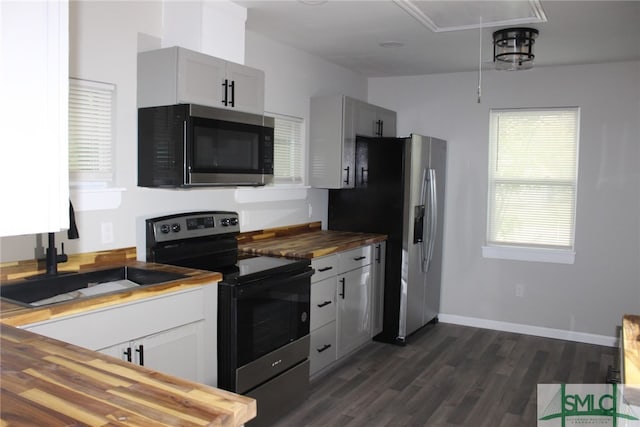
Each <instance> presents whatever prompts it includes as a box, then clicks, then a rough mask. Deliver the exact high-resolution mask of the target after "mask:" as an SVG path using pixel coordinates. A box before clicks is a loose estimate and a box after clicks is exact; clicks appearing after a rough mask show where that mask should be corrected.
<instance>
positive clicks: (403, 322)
mask: <svg viewBox="0 0 640 427" xmlns="http://www.w3.org/2000/svg"><path fill="white" fill-rule="evenodd" d="M429 139H430V138H427V137H422V136H420V135H412V136H411V141H410V143H409V144H407V145H406V150H407V152H406V154H405V183H408V185H405V189H404V192H405V198H404V200H405V206H404V218H403V224H404V226H403V228H404V236H403V248H402V279H401V295H400V313H399V330H398V340H399V341H404V340H405V338H406V337H407V336H408V335H409V334H411V333H412V332H414V331H416V330H417V329H418V328H420V327H421V326H423V320H424V300H425V273H424V271H423V268H422V267H423V260H424V259H425V256H426V251H425V249H426V246H425V245H426V243H427V242H426V238H427V236H425V235H424V233H426V232H427V228H426V227H422V239H419V240H420V241H418V242H415V243H414V240H415V239H414V227H415V226H417V225H419V224H420V223H421V221H416V212H419V213H421V212H422V211H423V210H422V209H420V208H419V207H420V206H424V205H425V204H426V203H427V200H426V194H427V191H426V176H427V173H428V168H429ZM416 207H418V209H416Z"/></svg>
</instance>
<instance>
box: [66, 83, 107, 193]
mask: <svg viewBox="0 0 640 427" xmlns="http://www.w3.org/2000/svg"><path fill="white" fill-rule="evenodd" d="M114 100H115V85H113V84H109V83H100V82H93V81H88V80H80V79H69V180H70V182H71V183H72V184H74V183H75V184H81V183H94V184H99V183H102V184H103V185H107V184H108V183H110V182H111V181H113V135H114V129H113V113H114V111H113V109H114V107H113V106H114Z"/></svg>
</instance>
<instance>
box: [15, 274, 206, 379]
mask: <svg viewBox="0 0 640 427" xmlns="http://www.w3.org/2000/svg"><path fill="white" fill-rule="evenodd" d="M217 289H218V288H217V286H215V285H204V286H200V287H194V288H191V289H187V290H182V291H176V292H172V293H168V294H163V295H159V296H155V297H149V298H145V299H141V300H138V301H132V302H128V303H122V304H117V305H114V306H109V307H104V308H100V309H94V310H90V311H86V312H82V313H77V314H72V315H68V316H63V317H60V318H57V319H51V320H47V321H44V322H38V323H33V324H29V325H25V326H23V328H24V329H26V330H29V331H31V332H35V333H38V334H40V335H44V336H47V337H51V338H55V339H58V340H60V341H64V342H68V343H70V344H74V345H78V346H81V347H84V348H88V349H89V350H95V351H99V352H101V353H104V354H108V355H110V356H113V357H116V358H118V359H121V360H124V361H129V362H132V363H136V364H138V365H144V366H145V367H148V368H150V369H154V370H157V371H160V372H164V373H167V374H170V375H175V376H177V377H180V378H184V379H188V380H193V381H197V382H200V383H204V384H207V385H211V386H216V385H217V344H216V342H217V330H216V316H217V305H218V303H217Z"/></svg>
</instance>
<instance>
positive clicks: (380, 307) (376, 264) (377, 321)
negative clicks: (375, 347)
mask: <svg viewBox="0 0 640 427" xmlns="http://www.w3.org/2000/svg"><path fill="white" fill-rule="evenodd" d="M386 247H387V242H380V243H375V244H373V245H372V250H373V261H372V263H371V337H372V338H373V337H374V336H376V335H378V334H379V333H380V332H382V326H383V325H382V322H383V321H384V274H385V268H384V266H385V260H386V258H385V254H386Z"/></svg>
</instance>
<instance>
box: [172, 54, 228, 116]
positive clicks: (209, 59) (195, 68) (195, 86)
mask: <svg viewBox="0 0 640 427" xmlns="http://www.w3.org/2000/svg"><path fill="white" fill-rule="evenodd" d="M177 69H178V77H177V81H178V92H177V97H178V99H177V102H176V104H200V105H208V106H211V107H219V108H223V107H224V105H223V103H222V101H223V98H224V87H223V85H222V84H223V82H224V79H225V74H226V61H224V60H222V59H219V58H215V57H213V56H209V55H204V54H201V53H198V52H194V51H192V50H188V49H178V67H177Z"/></svg>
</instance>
